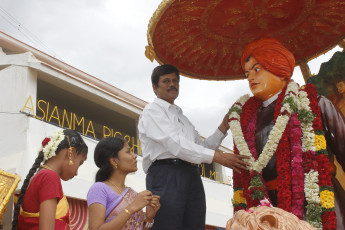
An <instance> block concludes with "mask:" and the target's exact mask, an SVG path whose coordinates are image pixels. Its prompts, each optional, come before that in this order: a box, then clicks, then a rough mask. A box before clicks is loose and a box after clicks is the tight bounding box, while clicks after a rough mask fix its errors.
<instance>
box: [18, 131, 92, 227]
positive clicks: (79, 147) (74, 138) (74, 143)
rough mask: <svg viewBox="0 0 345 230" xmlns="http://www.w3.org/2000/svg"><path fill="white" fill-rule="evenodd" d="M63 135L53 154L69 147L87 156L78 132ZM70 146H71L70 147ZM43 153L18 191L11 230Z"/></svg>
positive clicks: (40, 153) (41, 160)
mask: <svg viewBox="0 0 345 230" xmlns="http://www.w3.org/2000/svg"><path fill="white" fill-rule="evenodd" d="M63 132H64V135H65V139H63V140H62V141H61V142H60V144H59V146H58V148H57V149H56V151H55V153H56V154H58V153H59V152H60V151H61V150H63V149H66V148H69V147H74V148H75V149H76V152H77V154H83V155H85V156H86V155H87V151H88V147H87V145H86V144H85V142H84V140H83V138H82V137H81V136H80V135H79V133H78V132H76V131H74V130H71V129H66V130H64V131H63ZM66 136H68V138H69V141H70V143H69V142H68V139H67V137H66ZM70 144H71V146H70ZM43 158H44V155H43V152H42V151H41V152H39V154H38V157H37V158H36V160H35V163H34V164H33V165H32V167H31V169H30V171H29V173H28V175H27V176H26V178H25V180H24V183H23V186H22V188H21V190H20V193H19V197H18V202H17V204H16V206H15V208H14V211H13V221H12V230H16V228H17V222H18V214H19V210H20V206H21V205H22V203H23V199H24V195H25V192H26V190H27V188H28V186H29V182H30V179H31V177H32V176H33V175H34V174H35V173H36V171H37V169H38V168H39V167H40V165H41V163H42V162H43Z"/></svg>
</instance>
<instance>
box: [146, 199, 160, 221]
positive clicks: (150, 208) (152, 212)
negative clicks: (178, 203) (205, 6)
mask: <svg viewBox="0 0 345 230" xmlns="http://www.w3.org/2000/svg"><path fill="white" fill-rule="evenodd" d="M159 199H160V197H159V196H157V195H153V196H152V199H151V202H150V203H149V205H147V206H146V221H148V222H152V220H153V218H154V217H155V216H156V213H157V211H158V210H159V208H160V207H161V204H160V202H159Z"/></svg>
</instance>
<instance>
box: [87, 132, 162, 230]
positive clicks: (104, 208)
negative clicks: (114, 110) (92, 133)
mask: <svg viewBox="0 0 345 230" xmlns="http://www.w3.org/2000/svg"><path fill="white" fill-rule="evenodd" d="M94 158H95V163H96V165H97V167H99V170H98V172H97V174H96V183H95V184H93V185H92V186H91V188H90V190H89V192H88V194H87V203H88V206H89V229H90V230H96V229H97V230H98V229H104V230H106V229H112V230H114V229H122V230H127V229H138V230H142V229H149V228H150V227H152V225H153V222H154V221H153V218H154V216H155V215H156V213H157V211H158V210H159V208H160V203H159V196H155V195H152V193H151V192H150V191H148V190H145V191H143V192H140V193H136V192H135V191H134V190H133V189H131V188H129V187H126V186H125V179H126V176H127V174H128V173H131V172H135V171H137V169H138V168H137V160H136V158H137V155H136V154H134V153H133V152H132V151H131V148H130V146H129V145H128V143H127V142H126V141H125V140H123V139H121V138H115V137H107V138H104V139H102V140H100V141H99V143H98V144H97V146H96V148H95V154H94ZM145 206H146V211H147V213H146V218H145V215H144V212H143V211H142V209H143V208H144V207H145Z"/></svg>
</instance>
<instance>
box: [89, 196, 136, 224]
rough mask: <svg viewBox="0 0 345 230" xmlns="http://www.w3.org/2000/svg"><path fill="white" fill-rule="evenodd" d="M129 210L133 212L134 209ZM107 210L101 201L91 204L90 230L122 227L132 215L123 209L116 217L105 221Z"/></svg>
mask: <svg viewBox="0 0 345 230" xmlns="http://www.w3.org/2000/svg"><path fill="white" fill-rule="evenodd" d="M127 210H128V211H129V212H130V213H133V211H132V210H129V209H127ZM105 211H106V208H105V207H104V206H103V205H101V204H99V203H93V204H91V205H90V206H89V229H90V230H107V229H111V230H117V229H121V228H122V227H123V226H124V225H125V224H126V222H127V220H128V219H129V218H130V217H131V215H130V214H128V213H127V212H125V211H122V212H121V213H120V214H119V215H117V216H116V217H115V218H114V219H112V220H111V221H109V222H108V223H104V220H105Z"/></svg>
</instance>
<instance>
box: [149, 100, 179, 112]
mask: <svg viewBox="0 0 345 230" xmlns="http://www.w3.org/2000/svg"><path fill="white" fill-rule="evenodd" d="M154 101H155V103H157V104H158V105H160V106H162V107H163V108H164V109H166V110H169V108H171V109H175V110H177V111H181V108H180V107H178V106H177V105H175V104H170V103H169V102H167V101H165V100H163V99H160V98H158V97H156V98H155V100H154Z"/></svg>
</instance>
